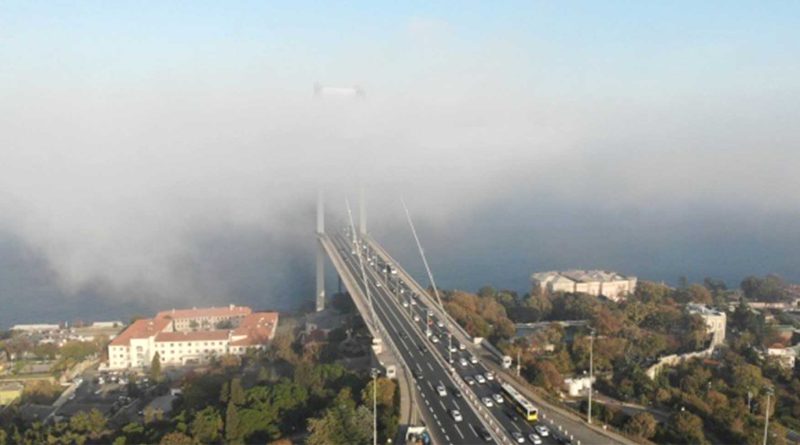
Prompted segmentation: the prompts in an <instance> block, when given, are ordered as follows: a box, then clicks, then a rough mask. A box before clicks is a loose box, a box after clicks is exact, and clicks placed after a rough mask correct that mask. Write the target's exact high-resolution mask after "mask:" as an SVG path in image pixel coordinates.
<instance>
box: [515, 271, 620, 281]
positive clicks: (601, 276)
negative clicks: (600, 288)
mask: <svg viewBox="0 0 800 445" xmlns="http://www.w3.org/2000/svg"><path fill="white" fill-rule="evenodd" d="M558 278H566V279H569V280H572V281H577V282H579V283H586V282H597V281H599V282H607V281H621V280H630V279H634V278H636V277H626V276H625V275H622V274H619V273H617V272H612V271H607V270H598V269H594V270H579V269H570V270H565V271H548V272H537V273H534V274H533V275H531V279H532V280H536V281H552V280H555V279H558Z"/></svg>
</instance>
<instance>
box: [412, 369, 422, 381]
mask: <svg viewBox="0 0 800 445" xmlns="http://www.w3.org/2000/svg"><path fill="white" fill-rule="evenodd" d="M412 374H414V378H415V379H417V380H423V379H424V378H425V377H424V376H423V375H422V373H421V372H420V371H416V370H415V371H414V372H413V373H412Z"/></svg>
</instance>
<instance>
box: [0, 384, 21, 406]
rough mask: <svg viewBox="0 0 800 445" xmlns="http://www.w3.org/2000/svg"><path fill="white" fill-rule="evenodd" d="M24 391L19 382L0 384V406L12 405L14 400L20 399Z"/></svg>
mask: <svg viewBox="0 0 800 445" xmlns="http://www.w3.org/2000/svg"><path fill="white" fill-rule="evenodd" d="M24 389H25V386H24V385H23V384H22V383H19V382H9V383H0V406H6V405H10V404H12V403H14V401H15V400H17V399H19V398H20V397H22V391H23V390H24Z"/></svg>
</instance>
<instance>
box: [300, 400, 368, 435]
mask: <svg viewBox="0 0 800 445" xmlns="http://www.w3.org/2000/svg"><path fill="white" fill-rule="evenodd" d="M308 431H309V433H310V434H309V436H308V440H307V442H306V443H307V444H308V445H350V444H353V445H361V444H363V445H366V444H369V443H371V442H372V413H371V412H370V410H369V409H367V408H366V407H365V406H360V407H358V408H356V405H355V402H354V401H353V398H352V396H351V393H350V390H349V388H345V389H343V390H342V391H340V392H339V395H338V396H336V399H335V400H334V401H333V404H332V406H331V407H330V408H328V409H327V410H326V411H325V414H324V415H323V416H322V417H321V418H318V419H311V420H310V421H309V423H308Z"/></svg>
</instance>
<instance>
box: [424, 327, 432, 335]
mask: <svg viewBox="0 0 800 445" xmlns="http://www.w3.org/2000/svg"><path fill="white" fill-rule="evenodd" d="M431 335H433V331H431V329H430V328H428V329H425V336H426V337H430V336H431Z"/></svg>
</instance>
